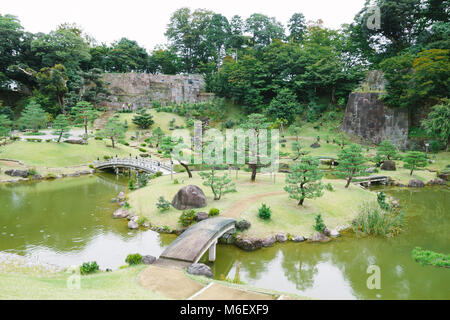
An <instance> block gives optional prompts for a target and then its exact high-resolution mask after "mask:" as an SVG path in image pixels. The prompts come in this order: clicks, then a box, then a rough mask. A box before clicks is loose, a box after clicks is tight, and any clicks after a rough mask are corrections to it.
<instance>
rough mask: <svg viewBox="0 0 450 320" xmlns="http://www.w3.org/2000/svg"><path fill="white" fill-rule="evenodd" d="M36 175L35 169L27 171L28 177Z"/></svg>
mask: <svg viewBox="0 0 450 320" xmlns="http://www.w3.org/2000/svg"><path fill="white" fill-rule="evenodd" d="M36 174H38V172H37V170H36V168H31V169H30V170H28V175H30V176H34V175H36Z"/></svg>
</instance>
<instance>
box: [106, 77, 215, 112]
mask: <svg viewBox="0 0 450 320" xmlns="http://www.w3.org/2000/svg"><path fill="white" fill-rule="evenodd" d="M103 80H104V81H105V82H106V83H108V90H109V91H110V92H111V96H109V100H110V101H109V102H105V103H104V105H105V106H107V107H108V109H112V110H117V109H120V108H122V107H124V106H128V105H129V106H131V107H132V108H133V109H136V108H138V107H150V106H151V105H152V102H153V101H159V102H161V103H181V102H192V103H194V102H202V101H207V100H209V99H211V98H212V97H213V96H214V95H213V94H210V93H206V92H205V80H204V79H203V76H201V75H164V74H147V73H105V74H104V75H103Z"/></svg>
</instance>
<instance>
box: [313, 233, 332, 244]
mask: <svg viewBox="0 0 450 320" xmlns="http://www.w3.org/2000/svg"><path fill="white" fill-rule="evenodd" d="M309 241H311V242H328V241H331V239H330V238H328V237H327V236H326V235H325V234H323V233H322V232H316V233H314V234H313V236H312V237H311V239H309Z"/></svg>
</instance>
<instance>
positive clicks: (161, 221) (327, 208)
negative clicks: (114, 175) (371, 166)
mask: <svg viewBox="0 0 450 320" xmlns="http://www.w3.org/2000/svg"><path fill="white" fill-rule="evenodd" d="M232 177H233V181H234V182H235V183H236V189H237V191H238V192H237V193H231V194H227V195H225V196H224V197H223V198H222V199H221V200H220V201H214V200H213V195H212V193H211V190H210V189H209V188H207V187H203V186H202V181H201V179H200V178H199V176H198V174H197V173H194V178H193V179H190V180H189V179H187V176H186V174H185V173H182V174H177V175H176V178H177V179H178V180H179V181H180V184H178V185H174V184H173V182H171V180H170V176H165V177H161V178H158V179H157V180H154V181H152V182H151V183H150V185H149V186H148V187H146V188H143V189H140V190H137V191H135V192H132V193H130V194H129V199H130V200H129V202H130V204H131V206H132V210H134V211H135V212H136V213H137V214H140V215H144V216H146V217H148V218H149V220H150V221H151V222H152V223H153V224H155V225H158V226H168V227H169V228H172V229H174V228H179V227H180V225H179V224H178V217H179V216H180V214H181V212H180V211H178V210H176V209H174V208H171V209H170V210H169V211H167V212H164V213H161V212H159V211H158V210H157V208H156V206H155V203H156V202H157V199H158V198H159V197H160V196H164V197H165V198H166V199H167V200H169V201H171V200H172V198H173V196H174V195H175V194H176V192H177V191H178V190H179V189H180V188H181V187H182V186H184V185H188V184H194V185H197V186H200V187H201V188H202V189H203V191H204V192H205V194H206V196H207V200H208V206H207V207H206V208H203V209H199V210H197V211H206V212H208V210H209V209H210V208H212V207H216V208H218V209H220V210H221V212H222V213H223V212H225V210H226V209H227V208H230V206H232V205H233V204H234V203H235V202H236V201H238V200H242V199H245V198H248V197H250V196H252V195H264V194H267V193H272V192H283V186H284V174H278V175H277V179H276V183H275V184H273V183H272V182H271V181H270V176H267V175H266V176H263V175H258V176H257V183H255V184H252V183H250V178H249V174H248V173H243V172H240V173H239V176H238V180H237V181H236V179H235V175H234V172H233V173H232ZM182 179H183V180H184V182H183V183H181V182H182V181H181V180H182ZM324 182H327V183H328V182H331V183H332V184H333V185H334V186H335V187H336V191H335V192H328V191H325V194H324V196H323V197H322V198H318V199H315V200H307V201H305V207H303V208H301V207H298V206H297V205H296V204H297V202H296V200H289V198H288V194H287V193H286V194H282V195H275V196H270V197H264V198H263V199H261V200H256V201H255V202H253V203H249V205H250V206H249V207H248V208H247V209H245V210H243V212H242V216H241V217H242V218H245V219H247V220H249V221H251V222H252V228H251V229H250V230H249V231H248V232H247V233H248V234H249V235H251V236H253V235H258V236H261V235H267V234H274V233H277V232H289V233H291V234H301V235H309V234H310V233H312V232H313V229H312V225H313V223H314V215H315V214H316V213H319V212H320V213H322V214H323V217H324V220H325V223H327V224H328V225H329V226H330V227H336V226H338V225H343V224H347V223H349V221H350V220H351V218H352V217H354V216H355V214H356V209H357V208H358V206H359V205H360V204H361V203H362V202H363V201H365V200H370V199H375V194H374V193H371V192H368V191H365V190H363V189H361V188H359V187H357V186H353V185H352V186H351V187H350V190H344V188H343V185H344V181H341V180H330V181H324ZM263 202H264V203H266V204H267V205H269V206H270V207H271V208H272V211H273V218H272V220H271V221H269V222H265V221H261V220H260V219H259V218H258V217H257V209H258V208H259V207H260V206H261V204H262V203H263Z"/></svg>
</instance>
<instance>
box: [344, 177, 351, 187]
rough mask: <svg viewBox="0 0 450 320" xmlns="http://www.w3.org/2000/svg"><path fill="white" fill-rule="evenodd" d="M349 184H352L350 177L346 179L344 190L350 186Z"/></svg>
mask: <svg viewBox="0 0 450 320" xmlns="http://www.w3.org/2000/svg"><path fill="white" fill-rule="evenodd" d="M350 182H352V177H349V178H348V179H347V184H346V185H345V188H346V189H347V188H348V187H349V186H350Z"/></svg>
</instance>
